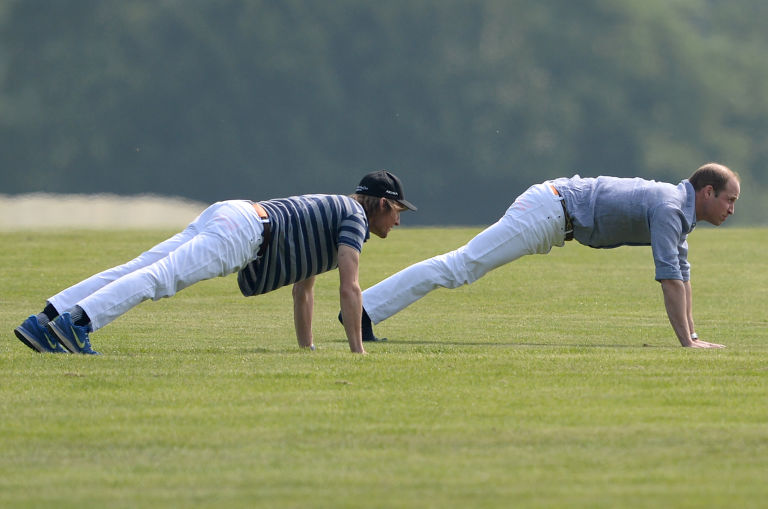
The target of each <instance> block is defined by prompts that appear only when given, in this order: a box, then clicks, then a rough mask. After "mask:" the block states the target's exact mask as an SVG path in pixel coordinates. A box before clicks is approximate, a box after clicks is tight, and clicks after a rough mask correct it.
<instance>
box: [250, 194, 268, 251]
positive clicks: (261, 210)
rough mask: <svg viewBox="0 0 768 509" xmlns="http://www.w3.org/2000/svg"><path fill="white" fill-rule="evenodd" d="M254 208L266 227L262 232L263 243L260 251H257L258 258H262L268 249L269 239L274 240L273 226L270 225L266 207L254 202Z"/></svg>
mask: <svg viewBox="0 0 768 509" xmlns="http://www.w3.org/2000/svg"><path fill="white" fill-rule="evenodd" d="M253 208H254V210H256V213H257V214H258V215H259V217H260V218H261V225H262V226H263V227H264V231H263V232H262V233H261V245H260V246H259V251H258V252H257V253H256V258H261V257H262V256H264V253H265V252H266V251H267V246H268V245H269V241H270V240H272V228H271V227H270V221H269V214H267V211H266V210H264V207H262V206H261V205H259V204H258V203H256V202H253Z"/></svg>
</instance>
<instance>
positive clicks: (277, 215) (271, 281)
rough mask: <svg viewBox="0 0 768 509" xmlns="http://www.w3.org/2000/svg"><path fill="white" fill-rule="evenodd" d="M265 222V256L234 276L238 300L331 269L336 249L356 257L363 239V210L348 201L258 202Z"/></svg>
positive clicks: (318, 197)
mask: <svg viewBox="0 0 768 509" xmlns="http://www.w3.org/2000/svg"><path fill="white" fill-rule="evenodd" d="M259 203H260V204H261V206H262V207H264V209H265V210H266V211H267V214H268V215H269V219H270V229H271V240H270V242H269V245H268V246H267V249H266V252H265V253H264V256H263V257H262V258H260V259H256V260H253V261H251V262H250V263H249V264H248V265H247V266H246V267H245V268H244V269H243V270H241V271H240V273H239V274H238V275H237V282H238V285H239V286H240V291H241V292H242V293H243V295H246V296H251V295H260V294H264V293H267V292H271V291H272V290H276V289H277V288H280V287H282V286H286V285H290V284H293V283H296V282H298V281H302V280H304V279H307V278H309V277H312V276H315V275H317V274H322V273H323V272H326V271H329V270H332V269H335V268H336V267H337V266H338V249H339V245H341V244H344V245H347V246H350V247H352V248H353V249H355V250H357V251H358V252H361V251H362V249H363V243H364V242H365V241H366V240H367V239H368V237H369V233H368V220H367V219H366V216H365V211H364V210H363V207H362V206H361V205H360V204H359V203H358V202H357V201H355V200H353V199H352V198H350V197H348V196H342V195H320V194H314V195H303V196H293V197H290V198H279V199H274V200H267V201H262V202H259Z"/></svg>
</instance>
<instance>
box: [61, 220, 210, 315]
mask: <svg viewBox="0 0 768 509" xmlns="http://www.w3.org/2000/svg"><path fill="white" fill-rule="evenodd" d="M195 221H197V220H195ZM193 225H195V222H193V223H192V224H190V225H189V226H187V228H186V229H184V231H182V232H181V233H177V234H176V235H174V236H173V237H171V238H170V239H168V240H166V241H163V242H161V243H160V244H157V245H156V246H154V247H153V248H151V249H149V250H147V251H145V252H144V253H142V254H140V255H139V256H137V257H136V258H134V259H133V260H131V261H129V262H127V263H124V264H122V265H118V266H117V267H112V268H111V269H107V270H105V271H103V272H100V273H98V274H95V275H93V276H91V277H89V278H88V279H86V280H84V281H81V282H79V283H77V284H75V285H73V286H70V287H69V288H67V289H66V290H64V291H62V292H59V293H57V294H56V295H54V296H53V297H51V298H49V299H48V302H49V303H50V304H52V305H53V307H55V308H56V311H58V312H59V313H63V312H64V311H67V310H68V309H72V308H73V307H74V306H75V305H76V304H77V303H78V302H80V301H81V300H83V299H84V298H86V297H87V296H89V295H91V294H92V293H95V292H96V291H98V290H99V289H101V288H103V287H105V286H107V285H108V284H109V283H111V282H112V281H115V280H117V279H120V278H121V277H123V276H125V275H127V274H130V273H131V272H134V271H136V270H139V269H141V268H143V267H146V266H147V265H151V264H153V263H155V262H156V261H157V260H160V259H162V258H164V257H166V256H168V253H170V252H172V251H174V250H175V249H177V248H178V247H179V246H181V245H183V244H185V243H186V242H189V241H190V240H191V239H192V237H194V236H195V235H196V234H197V231H196V230H195V227H194V226H193Z"/></svg>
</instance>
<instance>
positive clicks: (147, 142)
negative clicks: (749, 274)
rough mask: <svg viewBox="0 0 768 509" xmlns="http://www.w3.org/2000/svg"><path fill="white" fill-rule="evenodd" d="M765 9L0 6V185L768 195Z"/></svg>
mask: <svg viewBox="0 0 768 509" xmlns="http://www.w3.org/2000/svg"><path fill="white" fill-rule="evenodd" d="M765 19H768V2H764V1H763V0H738V1H734V2H723V1H718V0H645V1H643V2H635V1H631V0H582V1H578V2H574V1H570V0H538V1H533V0H531V1H524V0H378V1H372V0H371V1H367V0H325V1H322V0H238V1H235V0H217V1H215V2H214V1H209V0H60V1H57V0H0V176H1V177H2V178H0V192H3V193H11V194H14V193H23V192H32V191H47V192H62V193H71V192H84V193H91V192H105V191H108V192H117V193H121V194H135V193H156V194H167V195H175V196H184V197H188V198H192V199H197V200H202V201H206V202H212V201H216V200H220V199H227V198H252V199H264V198H269V197H278V196H286V195H291V194H298V193H307V192H328V193H337V192H338V193H349V192H351V191H352V189H353V187H354V185H355V184H356V183H357V180H358V179H359V178H360V176H361V175H362V174H363V173H365V172H367V171H371V170H375V169H380V168H386V169H389V170H391V171H393V172H395V173H397V174H398V175H400V176H401V178H402V179H403V181H404V183H405V186H406V195H407V197H408V198H409V199H410V200H411V201H413V202H414V203H416V204H417V205H418V206H420V211H419V212H417V213H415V214H409V215H408V216H407V217H404V221H405V222H406V223H407V224H485V223H488V222H490V221H494V220H495V219H497V218H498V217H499V216H500V215H501V214H502V213H503V211H504V210H505V209H506V207H507V206H508V205H509V203H511V201H512V200H513V199H514V198H515V197H516V196H517V194H519V193H520V192H522V191H523V190H524V189H525V188H526V187H528V186H529V185H531V184H533V183H537V182H540V181H542V180H544V179H547V178H554V177H559V176H568V175H572V174H574V173H579V174H580V175H582V176H597V175H600V174H603V175H606V174H607V175H617V176H635V175H637V176H643V177H646V178H653V179H657V180H665V181H669V182H674V183H677V182H678V181H680V180H681V179H683V178H686V177H687V176H688V175H689V174H690V173H691V172H692V171H693V170H694V169H696V167H698V166H699V165H700V164H703V163H705V162H707V161H710V160H716V161H719V162H722V163H724V164H727V165H729V166H730V167H731V168H733V169H734V170H736V171H738V172H739V173H740V174H741V176H742V178H743V186H742V187H743V193H742V194H743V196H742V200H740V202H739V204H738V206H737V216H736V217H735V218H734V219H736V221H734V223H740V224H748V223H750V224H765V218H766V216H768V205H766V203H765V202H764V201H763V200H761V199H760V196H761V194H762V192H764V191H766V190H768V174H766V171H765V167H766V163H768V145H767V144H766V140H767V139H768V66H766V56H765V55H766V54H767V53H768V32H767V31H766V30H764V27H763V22H764V20H765Z"/></svg>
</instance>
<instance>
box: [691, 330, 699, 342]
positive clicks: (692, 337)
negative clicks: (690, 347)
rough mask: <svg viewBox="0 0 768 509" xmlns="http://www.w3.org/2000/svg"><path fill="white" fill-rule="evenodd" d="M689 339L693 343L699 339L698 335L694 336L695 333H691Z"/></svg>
mask: <svg viewBox="0 0 768 509" xmlns="http://www.w3.org/2000/svg"><path fill="white" fill-rule="evenodd" d="M691 339H692V340H693V341H696V340H698V339H699V335H698V334H696V333H695V332H691Z"/></svg>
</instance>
